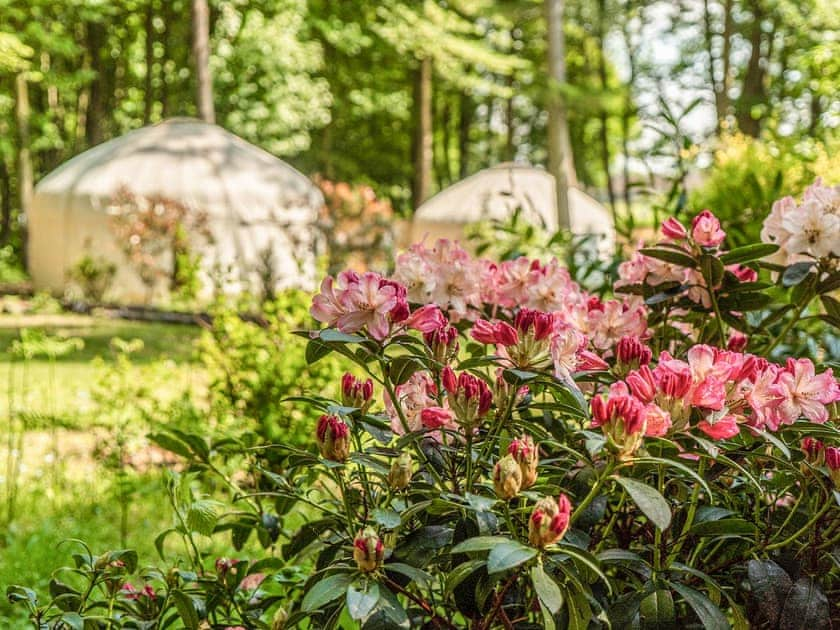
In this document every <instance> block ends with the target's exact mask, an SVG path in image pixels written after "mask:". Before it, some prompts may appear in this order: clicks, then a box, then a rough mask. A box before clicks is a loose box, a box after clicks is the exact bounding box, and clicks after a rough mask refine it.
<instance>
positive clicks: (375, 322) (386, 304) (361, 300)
mask: <svg viewBox="0 0 840 630" xmlns="http://www.w3.org/2000/svg"><path fill="white" fill-rule="evenodd" d="M382 280H383V279H382V276H380V275H379V274H377V273H372V272H368V273H365V274H363V275H362V276H361V277H360V278H359V281H358V282H354V283H351V284H350V285H349V286H348V287H347V291H345V292H344V293H343V294H342V295H341V296H339V298H340V300H341V304H342V306H343V307H344V313H343V314H342V315H340V316H339V318H338V319H337V320H336V326H337V327H338V329H339V330H340V331H341V332H345V333H353V332H356V331H359V330H362V329H363V328H365V327H367V330H368V332H369V333H370V336H371V337H373V338H374V339H377V340H380V341H381V340H382V339H384V338H385V337H387V336H388V332H389V330H390V327H391V326H390V322H389V320H388V313H390V312H391V309H393V308H394V307H395V306H396V305H397V291H396V289H395V288H394V287H393V286H391V285H388V284H385V285H383V284H382Z"/></svg>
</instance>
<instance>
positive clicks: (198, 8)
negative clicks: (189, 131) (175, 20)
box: [192, 0, 216, 123]
mask: <svg viewBox="0 0 840 630" xmlns="http://www.w3.org/2000/svg"><path fill="white" fill-rule="evenodd" d="M192 29H193V57H194V59H195V79H196V105H197V107H198V115H199V117H200V118H201V120H203V121H204V122H209V123H214V122H216V110H215V108H214V106H213V77H212V75H211V74H210V8H209V7H208V6H207V0H192Z"/></svg>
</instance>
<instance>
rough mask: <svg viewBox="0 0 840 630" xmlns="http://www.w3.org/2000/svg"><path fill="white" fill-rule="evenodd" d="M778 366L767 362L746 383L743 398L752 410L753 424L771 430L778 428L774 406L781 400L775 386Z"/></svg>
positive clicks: (778, 420) (778, 419)
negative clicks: (750, 380)
mask: <svg viewBox="0 0 840 630" xmlns="http://www.w3.org/2000/svg"><path fill="white" fill-rule="evenodd" d="M779 371H780V368H779V367H778V366H777V365H773V364H768V365H767V367H765V368H764V369H763V370H762V371H761V372H758V373H757V374H756V375H755V378H754V382H753V383H752V384H750V385H747V389H746V392H745V393H744V399H745V400H746V401H747V404H748V405H749V406H750V408H751V409H752V411H753V421H752V422H751V424H753V425H755V426H767V427H768V428H769V429H771V430H772V431H775V430H777V429H778V428H779V422H780V420H781V418H779V416H778V414H777V413H776V408H777V407H778V406H779V403H780V402H781V401H782V397H781V395H779V393H778V388H777V387H776V378H777V377H778V374H779Z"/></svg>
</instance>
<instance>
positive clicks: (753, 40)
mask: <svg viewBox="0 0 840 630" xmlns="http://www.w3.org/2000/svg"><path fill="white" fill-rule="evenodd" d="M751 4H752V9H753V21H752V29H751V32H750V47H751V49H750V59H749V61H748V62H747V69H746V72H745V73H744V82H743V86H742V88H741V96H740V97H739V99H738V103H737V107H736V116H737V119H738V128H739V129H740V130H741V132H743V133H744V134H746V135H748V136H752V137H753V138H757V137H758V135H759V134H760V133H761V120H760V119H759V118H757V117H755V116H754V115H753V109H754V108H755V107H756V106H759V105H762V104H764V103H765V102H766V100H767V98H766V94H765V86H764V65H765V64H764V63H763V61H764V60H763V59H762V54H761V44H762V41H763V39H764V38H763V36H762V32H761V22H762V20H763V19H764V8H763V7H762V6H761V0H755V1H754V2H752V3H751Z"/></svg>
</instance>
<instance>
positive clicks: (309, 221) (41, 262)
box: [27, 118, 324, 302]
mask: <svg viewBox="0 0 840 630" xmlns="http://www.w3.org/2000/svg"><path fill="white" fill-rule="evenodd" d="M120 190H124V191H130V193H131V194H133V195H135V196H137V197H147V198H148V197H163V198H167V199H172V200H174V201H176V202H178V203H179V204H182V205H183V206H185V207H186V208H187V209H188V210H189V211H190V212H195V213H200V214H201V216H202V217H203V221H204V223H205V226H204V230H203V231H204V232H205V234H204V237H203V238H198V237H197V235H192V234H191V235H190V239H189V240H190V249H191V252H192V251H194V253H197V254H199V255H200V260H201V262H200V266H201V272H200V275H201V276H202V279H203V280H204V282H203V287H204V288H203V294H204V295H205V296H207V295H208V294H209V293H210V291H211V282H210V279H211V275H212V276H213V278H214V280H215V282H216V283H219V282H221V283H222V288H223V290H224V291H226V292H231V293H233V292H238V291H241V290H244V289H247V288H252V289H256V288H257V286H255V285H257V284H258V283H259V282H261V279H260V278H261V277H265V275H266V273H269V274H270V275H271V276H272V278H273V279H274V281H275V284H276V286H288V285H303V286H312V285H313V284H314V281H315V278H314V270H315V265H314V257H315V249H316V244H317V240H318V235H317V221H318V212H319V209H320V208H321V207H322V205H323V203H324V200H323V197H322V195H321V192H320V191H319V190H318V188H317V187H316V186H315V185H314V184H312V182H311V181H310V180H309V179H308V178H307V177H306V176H305V175H303V174H302V173H300V172H298V171H297V170H295V169H294V168H292V167H291V166H289V165H288V164H286V163H285V162H283V161H281V160H279V159H277V158H276V157H274V156H272V155H271V154H269V153H267V152H265V151H263V150H262V149H260V148H258V147H256V146H253V145H251V144H249V143H247V142H245V141H244V140H242V139H241V138H238V137H237V136H235V135H233V134H231V133H229V132H227V131H225V130H224V129H222V128H221V127H218V126H216V125H212V124H208V123H204V122H201V121H198V120H193V119H185V118H175V119H171V120H167V121H165V122H162V123H159V124H156V125H152V126H149V127H143V128H142V129H138V130H135V131H132V132H130V133H127V134H126V135H124V136H121V137H119V138H115V139H113V140H110V141H108V142H105V143H103V144H100V145H98V146H96V147H94V148H92V149H90V150H88V151H86V152H84V153H82V154H81V155H78V156H76V157H75V158H73V159H71V160H70V161H68V162H66V163H65V164H63V165H62V166H60V167H59V168H57V169H56V170H55V171H53V172H52V173H50V174H49V175H47V176H46V177H45V178H44V179H43V180H41V182H40V183H39V184H38V185H37V186H36V187H35V195H34V199H33V203H32V210H31V212H30V214H29V216H28V217H27V219H28V231H29V247H28V258H29V259H28V262H29V270H30V273H31V275H32V280H33V283H34V285H35V287H36V288H37V289H46V290H50V291H53V292H61V291H63V290H64V289H65V287H66V285H67V283H68V273H69V272H70V270H71V269H72V268H73V267H74V266H75V265H76V264H78V262H79V261H80V260H81V259H82V258H83V257H85V256H92V257H98V258H102V259H105V260H107V261H110V262H112V263H114V264H115V265H116V266H117V272H116V276H115V279H114V282H113V287H112V290H111V292H110V297H112V298H113V299H117V300H120V301H124V302H138V301H145V300H147V299H148V297H149V288H148V286H147V285H145V284H144V283H143V282H142V280H141V278H140V275H139V274H138V272H137V270H136V269H135V268H133V267H132V264H131V262H130V261H129V259H128V257H127V255H126V253H125V249H124V247H123V244H122V243H120V242H119V239H118V237H117V235H116V234H115V230H114V214H115V212H117V213H118V210H115V208H114V198H115V195H116V194H117V193H118V192H119V191H120ZM266 266H268V267H269V269H266ZM219 270H226V272H225V274H224V276H223V278H222V279H221V280H220V278H219V274H220V271H219ZM160 284H161V286H158V287H156V288H155V289H154V292H155V294H157V295H159V294H160V292H161V291H164V290H165V283H163V282H161V283H160Z"/></svg>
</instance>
